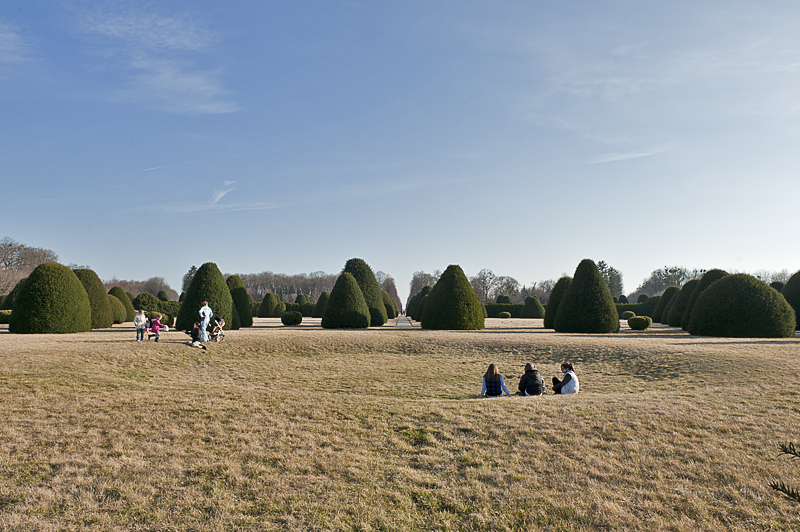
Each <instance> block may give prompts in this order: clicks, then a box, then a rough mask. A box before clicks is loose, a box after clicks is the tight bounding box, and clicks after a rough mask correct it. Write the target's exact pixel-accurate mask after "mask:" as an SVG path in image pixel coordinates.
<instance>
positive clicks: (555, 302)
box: [544, 277, 572, 329]
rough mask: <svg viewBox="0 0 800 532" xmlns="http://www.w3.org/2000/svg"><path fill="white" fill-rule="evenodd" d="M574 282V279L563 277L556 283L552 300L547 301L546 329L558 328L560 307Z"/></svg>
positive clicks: (551, 295)
mask: <svg viewBox="0 0 800 532" xmlns="http://www.w3.org/2000/svg"><path fill="white" fill-rule="evenodd" d="M571 282H572V277H562V278H561V279H559V280H558V281H556V284H555V286H553V290H552V291H551V292H550V299H548V300H547V308H546V309H545V313H544V328H545V329H555V328H556V315H557V314H558V306H559V305H560V304H561V300H562V299H563V298H564V294H565V293H566V291H567V289H568V288H569V285H570V283H571Z"/></svg>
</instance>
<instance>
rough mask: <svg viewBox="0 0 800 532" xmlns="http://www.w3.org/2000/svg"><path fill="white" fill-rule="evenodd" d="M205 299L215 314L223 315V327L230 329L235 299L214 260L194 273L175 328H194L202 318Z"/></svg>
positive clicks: (188, 329) (185, 329)
mask: <svg viewBox="0 0 800 532" xmlns="http://www.w3.org/2000/svg"><path fill="white" fill-rule="evenodd" d="M203 301H208V306H209V307H211V310H212V311H213V312H214V315H215V316H221V317H222V319H224V320H225V326H224V327H223V329H225V330H229V329H230V326H231V320H232V319H233V299H232V298H231V291H230V290H228V285H227V284H225V278H224V277H223V276H222V273H221V272H220V271H219V268H217V265H216V264H214V263H213V262H206V263H205V264H203V265H202V266H200V268H198V269H197V273H195V274H194V277H193V278H192V283H191V284H190V285H189V288H187V289H186V299H184V301H183V303H182V304H181V310H180V311H179V312H178V319H177V321H176V322H175V328H176V329H178V330H182V331H190V330H192V326H193V325H194V322H196V321H198V320H199V319H200V314H199V312H200V308H201V307H202V306H203Z"/></svg>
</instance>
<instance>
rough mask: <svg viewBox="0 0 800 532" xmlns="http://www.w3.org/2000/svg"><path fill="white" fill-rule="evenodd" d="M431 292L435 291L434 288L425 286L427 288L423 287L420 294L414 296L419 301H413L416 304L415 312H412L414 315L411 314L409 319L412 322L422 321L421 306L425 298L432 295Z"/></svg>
mask: <svg viewBox="0 0 800 532" xmlns="http://www.w3.org/2000/svg"><path fill="white" fill-rule="evenodd" d="M431 290H433V287H432V286H431V285H429V284H428V285H425V286H423V287H422V290H420V291H419V293H418V294H417V295H416V296H414V297H416V298H417V300H416V301H413V299H412V302H413V303H414V310H412V311H411V312H412V314H409V317H410V318H411V319H412V320H414V321H422V313H421V312H420V310H421V309H420V304H421V303H422V300H423V299H424V298H425V296H427V295H428V294H430V293H431ZM409 306H410V305H409Z"/></svg>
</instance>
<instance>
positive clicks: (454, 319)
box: [420, 264, 484, 331]
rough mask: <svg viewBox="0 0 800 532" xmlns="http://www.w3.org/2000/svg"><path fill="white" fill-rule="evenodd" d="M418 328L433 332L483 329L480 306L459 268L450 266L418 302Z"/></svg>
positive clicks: (454, 265)
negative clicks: (420, 323)
mask: <svg viewBox="0 0 800 532" xmlns="http://www.w3.org/2000/svg"><path fill="white" fill-rule="evenodd" d="M420 310H421V311H422V312H423V314H422V328H423V329H435V330H461V331H463V330H480V329H483V327H484V319H483V305H482V304H481V301H480V299H478V296H477V295H475V291H474V290H473V289H472V285H470V284H469V280H468V279H467V276H466V275H464V271H463V270H462V269H461V267H460V266H458V265H456V264H451V265H450V266H448V267H447V269H446V270H445V271H444V273H442V275H441V276H440V277H439V280H438V281H437V282H436V286H434V287H433V288H432V289H431V291H430V292H429V293H428V294H427V295H425V296H424V297H423V298H422V300H421V302H420Z"/></svg>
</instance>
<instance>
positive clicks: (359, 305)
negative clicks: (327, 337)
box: [322, 272, 370, 329]
mask: <svg viewBox="0 0 800 532" xmlns="http://www.w3.org/2000/svg"><path fill="white" fill-rule="evenodd" d="M369 324H370V312H369V307H368V306H367V302H366V301H365V300H364V294H363V293H362V292H361V288H359V287H358V282H356V279H355V277H353V275H352V274H351V273H349V272H342V274H341V275H340V276H339V278H338V279H336V284H335V285H334V286H333V289H332V290H331V295H330V297H329V298H328V303H327V304H326V305H325V311H324V312H323V313H322V327H324V328H325V329H339V328H359V329H364V328H367V327H369Z"/></svg>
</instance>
